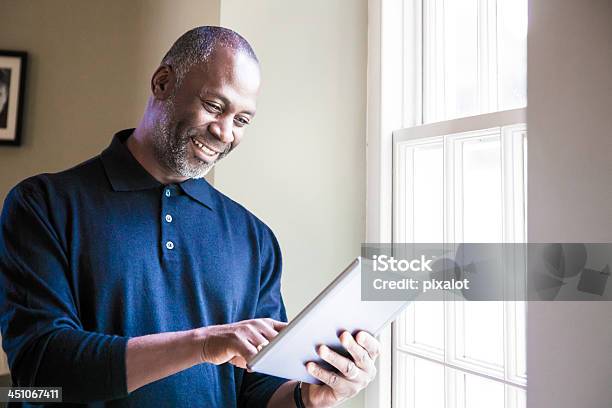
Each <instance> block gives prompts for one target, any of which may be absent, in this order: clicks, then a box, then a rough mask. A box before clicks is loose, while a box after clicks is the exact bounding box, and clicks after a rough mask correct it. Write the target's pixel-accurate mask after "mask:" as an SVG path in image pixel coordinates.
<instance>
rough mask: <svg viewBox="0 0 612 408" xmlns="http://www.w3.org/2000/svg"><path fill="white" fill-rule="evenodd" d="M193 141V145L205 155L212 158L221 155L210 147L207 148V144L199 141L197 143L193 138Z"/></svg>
mask: <svg viewBox="0 0 612 408" xmlns="http://www.w3.org/2000/svg"><path fill="white" fill-rule="evenodd" d="M191 141H192V142H193V144H194V145H195V146H196V147H197V148H198V150H200V151H201V152H202V153H204V154H205V155H206V156H211V157H214V156H216V155H218V154H219V152H217V151H216V150H213V149H211V148H210V147H208V146H206V145H205V144H202V143H200V142H199V141H197V140H196V139H195V138H193V137H192V138H191Z"/></svg>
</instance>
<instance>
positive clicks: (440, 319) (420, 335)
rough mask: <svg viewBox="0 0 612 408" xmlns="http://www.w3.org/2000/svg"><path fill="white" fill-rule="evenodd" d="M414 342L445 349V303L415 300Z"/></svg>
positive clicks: (413, 305)
mask: <svg viewBox="0 0 612 408" xmlns="http://www.w3.org/2000/svg"><path fill="white" fill-rule="evenodd" d="M410 307H414V342H415V343H416V344H421V345H425V346H428V347H432V348H435V349H437V350H440V351H442V350H444V303H443V302H438V301H436V302H414V303H413V304H412V305H411V306H410Z"/></svg>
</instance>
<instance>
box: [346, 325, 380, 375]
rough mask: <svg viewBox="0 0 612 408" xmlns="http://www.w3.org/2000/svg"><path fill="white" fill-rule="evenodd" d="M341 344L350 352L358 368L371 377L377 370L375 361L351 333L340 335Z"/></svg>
mask: <svg viewBox="0 0 612 408" xmlns="http://www.w3.org/2000/svg"><path fill="white" fill-rule="evenodd" d="M340 342H341V343H342V345H343V346H344V348H345V349H346V350H347V351H348V352H349V354H350V355H351V357H352V358H353V361H354V362H355V364H356V365H357V367H359V368H360V369H362V370H363V371H365V372H366V373H368V375H370V376H371V375H372V374H373V372H374V369H375V367H374V361H373V360H372V359H371V358H370V355H369V354H368V352H367V351H366V349H365V348H363V347H362V346H360V345H359V344H358V343H357V342H356V341H355V339H354V338H353V336H351V334H350V333H349V332H343V333H342V334H341V335H340Z"/></svg>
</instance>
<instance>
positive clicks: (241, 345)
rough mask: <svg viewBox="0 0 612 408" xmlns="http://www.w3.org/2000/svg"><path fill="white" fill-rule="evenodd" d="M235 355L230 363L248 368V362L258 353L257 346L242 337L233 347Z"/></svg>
mask: <svg viewBox="0 0 612 408" xmlns="http://www.w3.org/2000/svg"><path fill="white" fill-rule="evenodd" d="M232 352H233V354H234V356H233V357H232V359H231V360H230V363H232V364H234V365H237V366H239V367H241V368H246V364H247V362H249V361H251V359H252V358H253V357H255V355H257V348H256V347H255V346H254V345H253V344H251V342H249V341H248V340H247V339H240V340H239V341H238V342H237V343H236V344H235V345H234V347H233V350H232Z"/></svg>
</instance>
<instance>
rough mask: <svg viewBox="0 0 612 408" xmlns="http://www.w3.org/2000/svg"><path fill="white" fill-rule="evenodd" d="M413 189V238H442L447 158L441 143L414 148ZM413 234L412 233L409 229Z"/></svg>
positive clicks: (434, 240) (415, 239)
mask: <svg viewBox="0 0 612 408" xmlns="http://www.w3.org/2000/svg"><path fill="white" fill-rule="evenodd" d="M413 157H414V161H413V163H414V173H413V174H414V191H408V189H407V194H408V197H407V199H408V200H412V202H413V203H414V204H413V208H414V214H407V215H406V216H407V217H410V216H412V220H413V225H414V231H413V233H414V242H425V243H428V242H443V241H444V238H443V234H444V230H443V215H444V213H443V205H444V201H443V193H444V190H443V189H444V184H443V183H444V181H443V177H444V173H443V171H444V162H443V151H442V143H438V144H435V145H429V146H417V147H415V148H414V156H413ZM408 234H409V235H410V233H408Z"/></svg>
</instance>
